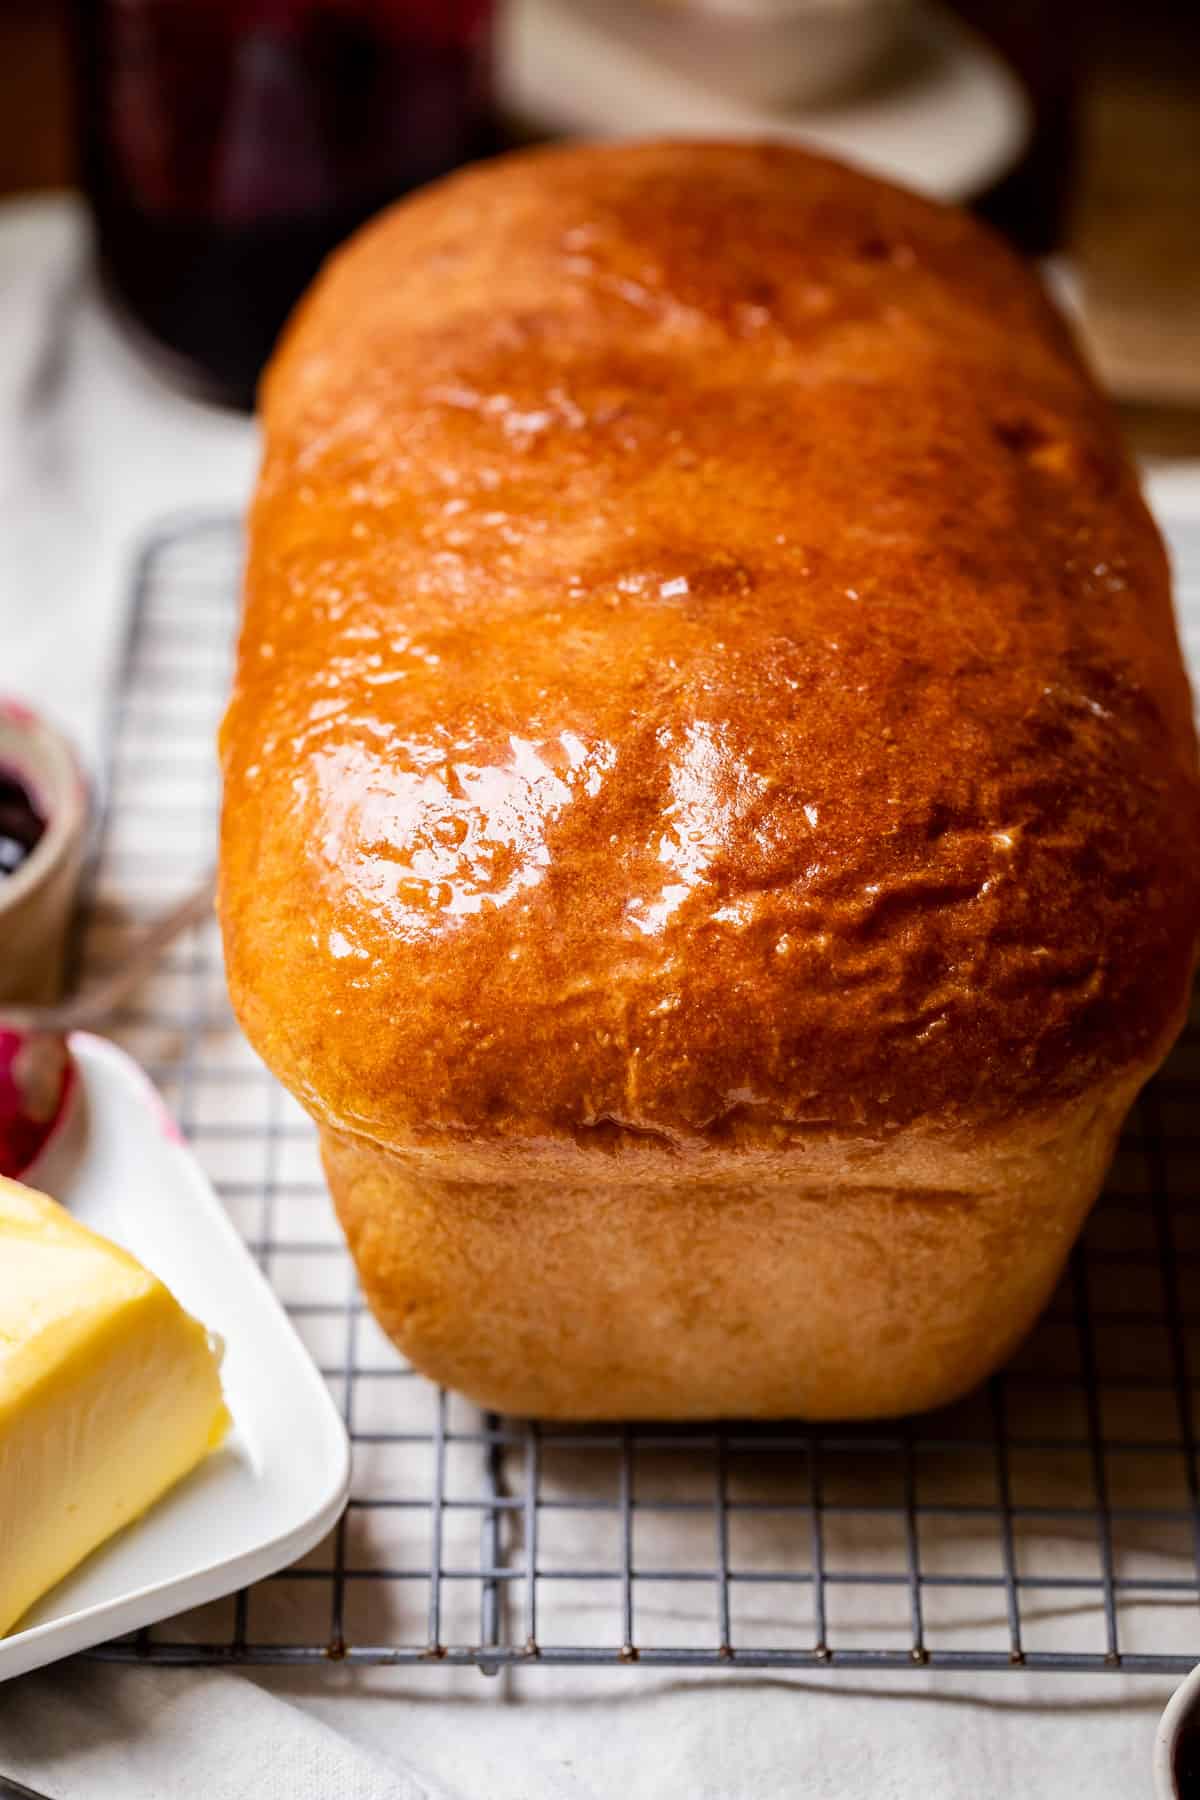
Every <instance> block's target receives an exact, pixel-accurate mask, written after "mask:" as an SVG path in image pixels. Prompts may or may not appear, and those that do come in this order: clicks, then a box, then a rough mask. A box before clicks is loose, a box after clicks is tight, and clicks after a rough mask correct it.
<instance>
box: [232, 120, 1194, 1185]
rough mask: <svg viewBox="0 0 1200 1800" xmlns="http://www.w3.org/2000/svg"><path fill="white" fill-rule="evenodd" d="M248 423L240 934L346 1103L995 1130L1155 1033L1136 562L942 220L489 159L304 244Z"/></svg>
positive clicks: (492, 1131)
mask: <svg viewBox="0 0 1200 1800" xmlns="http://www.w3.org/2000/svg"><path fill="white" fill-rule="evenodd" d="M264 420H265V428H266V457H265V464H264V468H263V474H262V480H261V484H260V488H259V492H258V496H257V499H256V502H255V508H254V514H253V521H252V531H251V546H250V562H249V571H248V577H247V588H246V593H247V606H246V619H245V628H244V634H243V639H242V646H241V656H240V663H239V671H238V680H237V686H236V691H235V694H234V697H233V701H232V705H231V708H230V711H229V715H228V719H227V722H226V726H225V731H224V740H223V748H224V765H225V777H226V798H225V811H224V824H223V872H222V893H221V911H222V920H223V925H224V931H225V938H226V946H227V953H228V965H229V974H230V982H231V989H232V993H233V996H234V1000H235V1003H236V1005H237V1007H238V1010H239V1013H240V1014H241V1017H242V1019H243V1022H244V1023H245V1025H246V1028H247V1030H248V1032H249V1034H250V1036H251V1038H252V1040H253V1041H254V1042H255V1043H256V1045H257V1046H258V1048H259V1049H260V1050H261V1051H262V1053H263V1054H264V1056H265V1057H266V1058H267V1060H268V1062H269V1063H270V1064H271V1065H272V1067H273V1068H275V1070H276V1071H277V1072H278V1073H279V1074H280V1076H281V1077H282V1078H283V1079H284V1080H285V1081H286V1082H287V1083H288V1084H289V1085H290V1086H291V1087H292V1088H293V1089H294V1090H295V1091H296V1092H297V1093H298V1094H299V1095H300V1097H301V1098H302V1099H303V1100H304V1102H305V1103H306V1104H307V1105H308V1106H309V1107H310V1109H311V1110H312V1111H313V1112H314V1113H315V1114H316V1115H317V1116H318V1117H319V1118H320V1119H321V1120H322V1121H323V1122H324V1123H325V1124H326V1125H328V1126H330V1127H332V1128H337V1129H338V1130H340V1131H342V1132H352V1133H356V1134H359V1135H360V1136H361V1137H362V1138H364V1139H367V1140H373V1141H375V1142H377V1143H378V1144H380V1145H383V1146H390V1147H392V1148H395V1149H403V1148H404V1147H405V1146H414V1145H420V1144H422V1143H424V1144H432V1143H436V1142H438V1141H445V1140H446V1139H447V1138H450V1139H452V1140H454V1141H455V1142H458V1143H461V1144H463V1145H468V1146H476V1147H477V1146H478V1145H479V1144H480V1143H481V1142H482V1141H485V1140H490V1141H493V1142H495V1143H496V1144H497V1145H500V1144H502V1142H503V1141H504V1140H516V1141H517V1142H518V1143H519V1144H521V1145H524V1146H525V1147H526V1148H528V1149H531V1150H532V1149H536V1147H537V1146H538V1145H547V1144H553V1143H556V1142H558V1143H561V1142H565V1141H568V1140H569V1141H572V1142H574V1141H575V1140H578V1141H579V1142H580V1143H581V1144H583V1145H585V1146H586V1145H591V1146H592V1147H594V1148H596V1149H605V1148H606V1147H607V1136H608V1135H609V1134H612V1133H614V1132H615V1133H617V1134H623V1133H624V1134H629V1133H632V1134H635V1135H637V1134H646V1135H647V1137H648V1141H649V1142H651V1143H657V1144H659V1145H660V1147H661V1146H662V1145H668V1146H673V1147H675V1148H676V1149H678V1147H679V1146H680V1145H685V1144H688V1143H691V1142H695V1141H701V1142H705V1143H708V1144H709V1145H711V1146H712V1149H713V1150H714V1152H718V1153H719V1152H720V1151H721V1150H722V1148H730V1147H732V1148H735V1149H739V1150H740V1148H743V1147H745V1145H746V1144H748V1143H763V1144H776V1143H778V1142H780V1141H785V1142H793V1143H795V1144H796V1145H797V1146H799V1145H802V1144H803V1143H804V1142H805V1141H806V1140H808V1139H810V1138H811V1137H812V1136H813V1135H814V1134H816V1135H820V1134H823V1133H828V1132H832V1133H835V1134H838V1133H840V1134H866V1135H867V1136H877V1135H879V1134H887V1133H889V1132H891V1131H893V1130H895V1129H896V1128H899V1127H904V1126H910V1125H913V1124H914V1123H919V1124H922V1125H923V1126H924V1127H925V1128H927V1129H933V1130H936V1131H941V1132H953V1130H954V1129H955V1128H956V1127H962V1128H964V1129H965V1130H966V1131H967V1132H968V1133H972V1134H974V1133H979V1132H983V1133H985V1134H986V1133H987V1132H990V1131H993V1130H995V1131H999V1132H1003V1131H1005V1130H1006V1129H1007V1130H1011V1129H1013V1128H1015V1127H1019V1126H1020V1124H1021V1122H1022V1121H1023V1120H1026V1119H1027V1118H1028V1117H1029V1116H1030V1115H1031V1114H1032V1113H1034V1112H1037V1111H1038V1110H1039V1109H1040V1110H1045V1109H1053V1108H1055V1107H1062V1106H1065V1105H1067V1104H1068V1103H1069V1102H1071V1101H1072V1100H1073V1099H1074V1098H1075V1097H1077V1096H1086V1095H1088V1094H1089V1093H1095V1094H1097V1095H1098V1094H1100V1093H1102V1092H1103V1093H1105V1094H1107V1093H1110V1092H1116V1091H1117V1090H1121V1091H1126V1090H1128V1089H1129V1087H1130V1083H1131V1080H1132V1081H1135V1080H1136V1078H1137V1077H1138V1076H1139V1075H1141V1076H1144V1075H1145V1074H1146V1073H1148V1072H1149V1070H1150V1069H1151V1067H1152V1066H1153V1065H1154V1063H1155V1062H1156V1060H1157V1059H1158V1058H1159V1057H1160V1056H1161V1054H1162V1053H1163V1050H1164V1048H1165V1044H1166V1042H1167V1040H1168V1038H1169V1036H1170V1034H1171V1033H1172V1031H1173V1029H1174V1028H1175V1027H1176V1025H1177V1024H1178V1022H1179V1018H1180V1014H1181V1009H1182V1005H1183V1001H1184V996H1185V992H1186V988H1187V983H1188V978H1189V971H1190V967H1191V962H1192V957H1193V951H1194V944H1195V936H1196V927H1197V901H1196V891H1195V882H1194V879H1193V874H1192V867H1191V865H1192V862H1193V859H1194V853H1195V844H1196V840H1197V826H1198V821H1200V807H1198V799H1197V784H1196V765H1195V745H1194V740H1193V735H1192V726H1191V712H1190V702H1189V696H1188V691H1187V684H1186V680H1185V678H1184V675H1183V672H1182V668H1181V664H1180V659H1179V653H1178V648H1177V645H1176V640H1175V635H1174V629H1173V624H1172V619H1171V612H1170V604H1169V597H1168V587H1167V573H1166V568H1165V563H1164V558H1163V553H1162V550H1161V546H1160V544H1159V541H1158V538H1157V535H1156V533H1155V531H1154V528H1153V526H1152V524H1151V522H1150V520H1149V518H1148V516H1147V514H1146V512H1145V509H1144V507H1143V505H1142V502H1141V500H1140V498H1139V496H1138V493H1137V490H1136V485H1135V482H1134V478H1133V476H1132V474H1131V472H1130V469H1129V467H1128V465H1127V463H1126V461H1125V459H1124V457H1123V454H1122V451H1121V449H1120V446H1119V444H1118V442H1117V440H1116V438H1115V436H1114V431H1113V427H1112V425H1111V423H1110V421H1109V419H1108V416H1107V414H1106V411H1105V408H1104V406H1103V403H1102V402H1101V401H1100V400H1099V398H1098V396H1097V395H1096V393H1095V391H1094V390H1093V388H1092V386H1091V384H1090V383H1089V381H1088V379H1087V377H1086V375H1085V374H1084V372H1083V371H1082V369H1081V367H1080V365H1079V363H1078V361H1077V359H1076V357H1075V355H1074V352H1073V351H1072V349H1071V347H1070V345H1069V343H1068V341H1067V339H1066V336H1065V334H1064V332H1063V329H1062V327H1061V325H1060V324H1059V322H1058V321H1057V319H1056V317H1055V315H1054V314H1053V313H1052V312H1051V310H1050V309H1049V307H1048V306H1047V304H1046V303H1045V301H1044V300H1043V298H1042V297H1041V294H1040V292H1039V290H1038V289H1037V287H1036V285H1035V283H1034V282H1033V280H1032V279H1031V277H1030V276H1029V275H1028V274H1027V273H1026V272H1025V270H1024V269H1023V268H1021V267H1020V266H1019V264H1018V263H1017V262H1016V261H1015V259H1014V258H1013V257H1012V256H1011V255H1010V254H1009V253H1008V252H1007V251H1006V250H1004V249H1003V248H1002V247H1001V246H1000V245H999V244H998V243H996V242H995V241H994V240H993V239H992V238H991V237H989V236H988V235H987V234H985V233H984V232H983V231H982V230H981V229H980V228H979V227H978V226H977V225H975V224H973V223H971V222H970V221H969V220H967V219H966V218H965V217H964V216H962V215H961V214H959V213H956V212H953V211H948V210H944V209H941V208H939V207H936V206H934V205H932V204H930V203H928V202H925V201H922V200H918V199H916V198H913V197H911V196H909V195H907V194H904V193H901V192H899V191H897V190H895V189H892V188H889V187H886V186H883V185H881V184H879V183H877V182H875V181H872V180H869V179H868V178H866V177H864V176H861V175H858V174H855V173H852V172H851V171H849V170H847V169H844V168H840V167H838V166H836V165H834V164H832V163H828V162H824V161H821V160H818V159H815V158H812V157H809V156H807V155H804V154H802V153H800V152H798V151H794V150H786V149H779V148H760V147H754V146H704V147H699V146H696V145H690V144H689V145H672V144H660V145H645V146H637V147H625V148H621V149H614V148H579V149H572V150H565V151H564V150H555V151H549V152H537V153H533V154H525V155H522V156H519V157H515V158H509V159H505V160H504V161H501V162H498V163H493V164H489V165H487V166H484V167H481V168H479V169H476V170H473V171H470V172H468V173H466V174H463V175H461V176H458V177H455V178H454V179H453V180H451V181H449V182H447V183H445V184H443V185H442V186H440V187H437V188H435V189H433V190H430V191H428V192H426V193H425V194H423V195H421V196H419V197H418V198H416V199H415V200H413V201H410V202H408V203H406V204H405V205H403V206H402V207H400V208H398V209H397V210H395V211H393V212H391V213H389V214H387V215H385V216H384V217H383V218H382V219H381V220H380V221H379V222H378V223H377V224H375V225H374V226H372V227H371V228H369V229H368V230H367V231H366V232H365V233H363V234H362V235H361V236H360V237H359V238H357V239H356V240H355V241H354V242H353V243H352V244H351V246H350V247H349V248H348V249H347V250H345V251H344V252H343V253H342V254H341V255H340V256H338V257H337V258H336V259H335V260H334V262H333V263H332V265H331V266H330V268H329V269H328V271H327V272H326V274H325V275H324V276H323V277H322V279H321V281H320V282H319V283H318V285H317V287H316V289H315V291H314V293H313V295H312V297H311V298H310V300H309V301H308V302H307V304H306V305H305V307H304V308H303V309H302V311H301V314H300V316H299V318H298V321H297V322H296V324H295V325H294V327H293V328H292V330H291V332H290V333H289V336H288V338H287V341H286V343H285V345H284V348H283V350H282V351H281V353H280V355H279V356H278V358H277V360H276V362H275V364H274V366H273V368H272V370H271V373H270V375H269V377H268V380H267V383H266V388H265V398H264Z"/></svg>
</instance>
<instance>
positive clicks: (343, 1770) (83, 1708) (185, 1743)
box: [0, 1662, 435, 1800]
mask: <svg viewBox="0 0 1200 1800" xmlns="http://www.w3.org/2000/svg"><path fill="white" fill-rule="evenodd" d="M0 1745H2V1746H3V1748H2V1749H0V1774H4V1775H10V1776H12V1777H13V1778H14V1779H16V1780H19V1781H21V1782H23V1783H24V1784H25V1785H26V1786H32V1787H35V1788H37V1789H44V1790H45V1792H46V1794H47V1795H48V1796H50V1797H51V1800H105V1797H107V1796H108V1795H112V1796H113V1800H117V1796H120V1800H308V1796H313V1800H323V1797H324V1796H329V1800H435V1796H434V1791H433V1790H432V1789H431V1788H429V1787H428V1786H426V1785H425V1783H424V1782H420V1781H417V1780H416V1779H415V1778H414V1777H412V1776H409V1775H406V1774H404V1773H402V1772H401V1770H400V1769H399V1767H398V1766H397V1765H396V1762H395V1759H394V1758H392V1759H391V1761H392V1766H391V1767H389V1766H388V1765H387V1764H385V1763H383V1762H381V1761H380V1760H379V1759H378V1758H377V1757H375V1756H373V1755H371V1754H370V1753H369V1752H368V1751H364V1750H358V1749H355V1748H352V1747H351V1745H350V1744H348V1743H347V1741H346V1739H345V1738H344V1737H342V1736H340V1735H339V1734H338V1733H337V1732H334V1731H331V1730H330V1729H329V1728H328V1727H327V1726H325V1725H322V1724H321V1723H319V1721H317V1720H316V1719H314V1718H311V1717H309V1716H308V1715H307V1714H306V1713H304V1712H303V1711H301V1710H300V1709H299V1708H297V1707H295V1706H289V1705H288V1704H287V1703H286V1702H284V1701H282V1700H273V1699H271V1698H269V1696H267V1695H266V1694H262V1693H260V1692H258V1690H257V1689H256V1688H254V1687H253V1686H252V1684H251V1683H250V1682H247V1681H242V1680H239V1679H238V1677H237V1676H234V1675H226V1674H222V1673H220V1672H215V1673H206V1674H205V1675H203V1676H198V1675H195V1674H191V1673H184V1674H183V1675H182V1679H181V1678H180V1672H179V1671H175V1670H170V1669H118V1668H112V1667H107V1666H104V1665H98V1664H85V1663H80V1662H73V1663H69V1664H67V1665H65V1666H64V1667H62V1668H60V1669H52V1670H49V1671H48V1672H47V1671H43V1672H42V1673H40V1674H37V1675H28V1676H26V1677H25V1678H24V1680H22V1681H19V1682H16V1683H14V1684H13V1686H12V1687H11V1689H9V1690H8V1691H7V1692H0Z"/></svg>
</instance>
